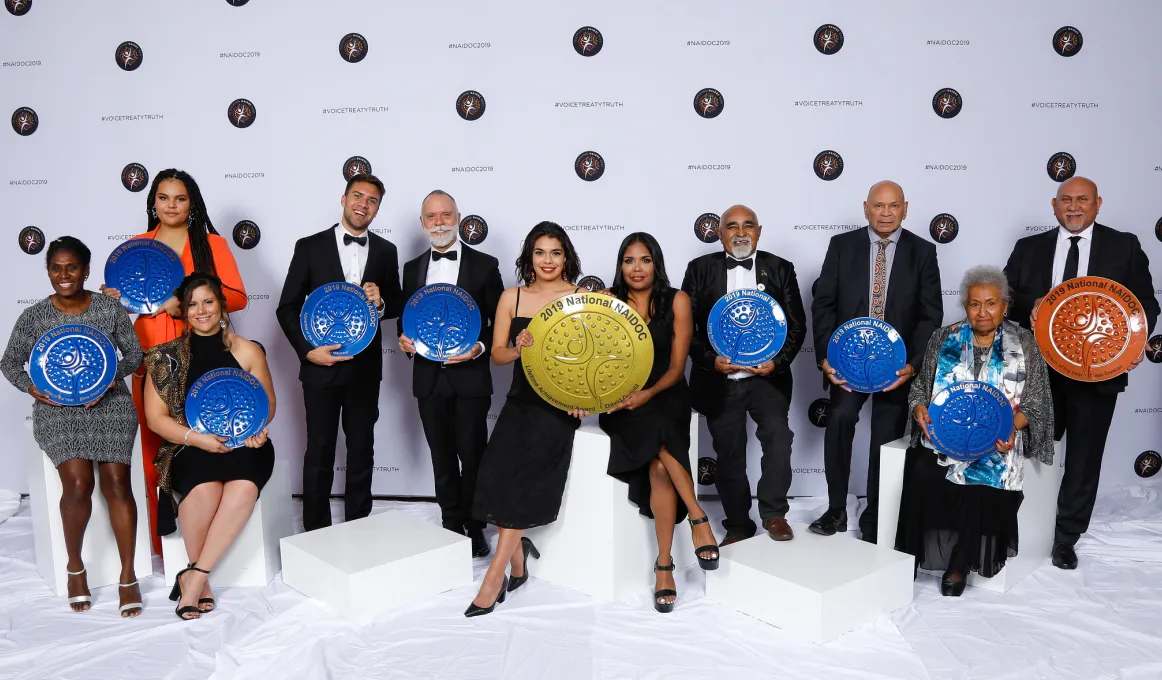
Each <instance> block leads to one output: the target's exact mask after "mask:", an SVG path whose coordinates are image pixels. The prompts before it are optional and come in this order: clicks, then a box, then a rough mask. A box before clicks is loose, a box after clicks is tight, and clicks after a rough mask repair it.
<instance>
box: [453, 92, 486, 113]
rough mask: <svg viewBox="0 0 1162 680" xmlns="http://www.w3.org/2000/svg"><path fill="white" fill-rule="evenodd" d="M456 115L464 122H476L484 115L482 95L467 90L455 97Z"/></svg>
mask: <svg viewBox="0 0 1162 680" xmlns="http://www.w3.org/2000/svg"><path fill="white" fill-rule="evenodd" d="M456 113H458V114H460V117H461V118H463V119H464V120H477V119H479V118H480V117H481V116H483V115H484V95H482V94H480V93H479V92H477V91H476V90H468V91H467V92H463V93H461V94H460V96H459V97H456Z"/></svg>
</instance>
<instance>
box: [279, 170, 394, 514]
mask: <svg viewBox="0 0 1162 680" xmlns="http://www.w3.org/2000/svg"><path fill="white" fill-rule="evenodd" d="M383 193H384V189H383V183H382V182H380V181H379V179H377V178H376V177H375V176H373V175H363V174H360V175H355V176H354V177H352V178H351V179H350V180H348V182H347V188H346V190H345V191H344V193H343V198H342V199H341V200H340V205H342V206H343V217H342V221H341V222H340V223H339V224H336V225H334V226H333V227H330V228H328V229H324V230H323V231H320V232H318V233H317V234H312V235H310V236H307V237H304V238H301V239H299V240H298V242H297V243H295V252H294V256H293V257H292V258H291V263H290V268H289V270H288V271H287V275H286V282H285V283H284V284H283V287H282V296H281V298H280V299H279V302H278V308H277V309H276V310H275V315H276V316H277V317H278V323H279V325H280V326H282V332H283V334H285V335H286V337H287V340H289V341H290V343H291V346H292V347H294V349H295V352H296V353H297V354H298V356H299V362H300V364H301V366H300V368H299V380H300V381H302V383H303V405H304V407H305V409H306V416H307V451H306V456H305V457H304V459H303V528H304V529H306V530H307V531H312V530H314V529H321V528H323V527H328V526H331V504H330V497H331V484H332V482H333V481H334V479H335V442H336V439H337V438H338V435H339V421H340V418H342V422H343V435H344V436H345V437H346V440H347V480H346V487H345V490H344V510H345V512H344V519H345V520H347V521H351V520H353V519H359V518H361V517H367V516H368V515H370V514H371V476H372V471H373V465H374V458H375V450H374V442H375V432H374V431H375V421H377V420H378V419H379V386H380V382H381V381H382V378H383V353H382V349H381V346H382V343H381V340H380V338H381V335H380V332H379V324H380V323H381V322H382V320H383V319H390V318H394V317H396V316H397V315H398V314H399V310H400V307H401V306H402V298H401V296H400V288H399V264H398V262H399V260H398V259H397V256H396V250H395V246H394V245H392V243H391V242H390V241H388V240H386V239H383V238H380V237H379V236H376V235H375V234H372V233H370V231H369V230H368V227H370V226H371V221H372V220H374V219H375V214H376V213H377V212H378V211H379V203H380V200H381V199H382V198H383Z"/></svg>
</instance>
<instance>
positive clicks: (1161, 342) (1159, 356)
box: [1146, 335, 1162, 364]
mask: <svg viewBox="0 0 1162 680" xmlns="http://www.w3.org/2000/svg"><path fill="white" fill-rule="evenodd" d="M1146 358H1147V359H1149V360H1150V363H1154V364H1162V335H1155V336H1154V337H1152V338H1150V339H1149V340H1148V341H1147V342H1146Z"/></svg>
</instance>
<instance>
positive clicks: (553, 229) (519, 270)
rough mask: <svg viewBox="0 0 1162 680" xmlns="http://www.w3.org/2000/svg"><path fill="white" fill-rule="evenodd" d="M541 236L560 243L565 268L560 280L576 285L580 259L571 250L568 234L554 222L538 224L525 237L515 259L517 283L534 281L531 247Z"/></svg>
mask: <svg viewBox="0 0 1162 680" xmlns="http://www.w3.org/2000/svg"><path fill="white" fill-rule="evenodd" d="M542 236H548V237H549V238H555V239H557V241H558V242H560V244H561V249H562V250H564V251H565V268H564V271H562V272H561V278H562V279H564V280H565V281H568V282H569V283H576V282H577V278H578V277H579V276H581V259H580V258H579V257H577V251H576V250H575V249H574V248H573V242H572V241H570V240H569V234H567V233H565V230H564V229H562V228H561V225H559V224H557V223H556V222H540V223H538V224H537V226H535V227H533V229H532V231H530V232H529V234H528V236H525V240H524V245H522V246H521V250H520V257H518V258H516V279H517V282H518V283H519V284H522V285H527V284H529V283H532V282H533V281H535V280H536V278H537V276H536V270H535V269H534V268H533V246H535V245H536V243H537V239H539V238H541V237H542Z"/></svg>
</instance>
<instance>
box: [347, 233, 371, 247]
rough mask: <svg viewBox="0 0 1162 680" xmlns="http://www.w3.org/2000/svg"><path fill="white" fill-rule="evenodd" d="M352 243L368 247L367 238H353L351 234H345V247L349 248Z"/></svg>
mask: <svg viewBox="0 0 1162 680" xmlns="http://www.w3.org/2000/svg"><path fill="white" fill-rule="evenodd" d="M352 243H358V244H359V245H361V246H365V245H367V237H366V236H352V235H351V234H343V245H345V246H349V245H351V244H352Z"/></svg>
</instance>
